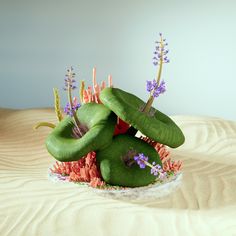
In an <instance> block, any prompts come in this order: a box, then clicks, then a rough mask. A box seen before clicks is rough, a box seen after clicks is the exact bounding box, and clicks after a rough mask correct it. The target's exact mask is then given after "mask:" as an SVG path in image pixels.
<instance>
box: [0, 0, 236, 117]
mask: <svg viewBox="0 0 236 236" xmlns="http://www.w3.org/2000/svg"><path fill="white" fill-rule="evenodd" d="M235 25H236V1H233V0H231V1H230V0H222V1H219V0H218V1H217V0H198V1H191V0H163V1H160V0H155V1H148V0H146V1H145V0H142V1H134V0H131V1H123V0H121V1H113V0H110V1H102V0H100V1H90V0H86V1H82V0H77V1H75V0H74V1H73V0H67V1H62V0H57V1H50V0H48V1H46V0H41V1H34V0H30V1H26V0H18V1H17V0H16V1H12V0H6V1H3V0H0V82H1V83H0V107H8V108H32V107H50V106H53V94H52V88H53V87H58V88H62V86H63V78H64V74H65V70H66V67H67V66H70V65H73V66H74V67H75V68H76V72H77V75H78V77H77V78H78V79H84V80H86V82H87V84H89V83H90V82H91V74H92V73H91V72H92V67H93V66H96V67H97V75H98V79H99V80H102V79H105V78H106V77H107V75H108V74H112V75H113V78H114V83H115V85H116V86H117V87H120V88H123V89H124V90H127V91H130V92H132V93H135V94H136V95H138V96H140V97H141V98H142V99H147V93H146V92H145V82H146V80H151V79H153V78H154V76H155V73H156V72H155V67H154V66H153V65H152V53H153V50H154V41H155V40H156V39H157V37H158V33H159V32H163V34H164V36H165V37H166V38H167V40H168V42H169V49H170V53H169V57H170V60H171V63H170V64H168V65H166V66H165V67H164V71H163V78H164V79H165V81H166V83H167V92H166V94H165V95H163V96H161V97H160V98H159V99H157V100H156V101H155V104H154V105H155V107H157V108H159V109H160V110H161V111H163V112H165V113H167V114H170V115H177V114H178V115H207V116H217V117H222V118H225V119H231V120H236V108H235V107H236V106H235V102H236V92H235V90H236V88H235V87H236V82H235V81H236V59H235V55H236V27H235ZM77 65H79V67H77ZM61 94H62V98H63V103H65V98H66V96H65V94H64V92H63V91H62V90H61Z"/></svg>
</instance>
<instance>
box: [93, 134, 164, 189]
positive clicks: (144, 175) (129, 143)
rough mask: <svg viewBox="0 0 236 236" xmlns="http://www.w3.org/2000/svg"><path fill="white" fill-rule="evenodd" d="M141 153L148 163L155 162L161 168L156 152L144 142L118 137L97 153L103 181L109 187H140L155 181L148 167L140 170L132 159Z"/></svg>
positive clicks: (124, 136) (125, 136)
mask: <svg viewBox="0 0 236 236" xmlns="http://www.w3.org/2000/svg"><path fill="white" fill-rule="evenodd" d="M138 153H143V154H144V155H145V156H148V157H149V162H150V163H152V162H156V163H157V164H160V165H161V166H162V163H161V160H160V157H159V155H158V153H157V152H156V150H155V149H154V148H153V147H152V146H151V145H149V144H147V143H146V142H144V141H143V140H141V139H138V138H136V137H132V136H130V135H118V136H116V137H114V138H113V141H112V143H111V144H110V145H109V146H108V147H107V148H105V149H103V150H100V151H98V152H97V155H96V158H97V162H98V163H99V164H100V170H101V174H102V177H103V179H104V180H105V181H106V183H109V184H111V185H118V186H126V187H140V186H145V185H148V184H150V183H152V182H153V181H154V180H155V176H153V175H152V174H151V173H150V171H151V169H150V167H147V166H146V168H145V169H140V167H139V166H138V165H137V164H136V163H135V161H134V160H133V157H134V155H135V154H138Z"/></svg>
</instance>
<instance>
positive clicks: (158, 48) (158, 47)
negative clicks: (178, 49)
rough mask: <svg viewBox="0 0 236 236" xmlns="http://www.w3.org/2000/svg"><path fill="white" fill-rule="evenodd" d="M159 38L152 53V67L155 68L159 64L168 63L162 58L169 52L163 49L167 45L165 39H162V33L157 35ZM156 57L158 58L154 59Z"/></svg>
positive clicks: (167, 60)
mask: <svg viewBox="0 0 236 236" xmlns="http://www.w3.org/2000/svg"><path fill="white" fill-rule="evenodd" d="M159 35H160V37H161V40H160V41H156V42H155V43H156V46H155V51H154V57H153V65H154V66H157V65H160V64H161V63H169V59H168V58H166V59H164V56H165V55H166V54H167V53H168V52H169V50H167V49H166V48H165V47H166V46H167V45H168V43H166V39H162V33H160V34H159ZM156 55H158V57H156Z"/></svg>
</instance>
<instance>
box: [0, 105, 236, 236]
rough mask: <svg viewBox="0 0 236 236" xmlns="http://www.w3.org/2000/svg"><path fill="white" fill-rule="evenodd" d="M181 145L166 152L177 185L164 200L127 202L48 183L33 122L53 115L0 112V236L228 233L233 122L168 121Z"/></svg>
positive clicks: (235, 220) (232, 204)
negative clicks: (175, 162) (178, 173)
mask: <svg viewBox="0 0 236 236" xmlns="http://www.w3.org/2000/svg"><path fill="white" fill-rule="evenodd" d="M173 118H174V120H175V121H176V122H177V123H178V124H179V125H180V126H181V128H182V129H183V131H184V133H185V136H186V142H185V144H184V145H183V146H182V147H181V148H178V149H176V150H172V156H173V157H174V158H175V159H181V160H183V162H184V170H183V172H184V176H183V182H182V185H181V187H180V189H178V190H177V191H176V192H174V193H173V194H171V195H170V196H169V197H166V198H165V199H160V200H156V201H146V202H140V203H131V202H125V201H119V200H113V199H107V198H103V197H100V196H97V195H95V194H93V193H92V192H90V191H88V189H86V188H84V187H80V186H77V185H73V184H56V183H53V182H50V181H48V179H47V168H48V167H49V166H50V165H51V164H52V163H53V162H54V159H53V158H52V157H51V156H50V155H49V154H48V153H47V151H46V149H45V146H44V139H45V137H46V136H47V134H48V133H49V132H50V129H49V128H44V127H42V128H41V129H39V130H38V131H33V130H32V126H33V125H34V124H35V123H36V122H39V121H51V122H56V119H55V116H54V111H53V110H50V109H38V110H21V111H14V110H3V109H2V110H0V235H1V236H5V235H14V236H15V235H16V236H19V235H22V236H28V235H30V236H34V235H50V236H51V235H58V236H59V235H68V236H69V235H70V236H73V235H80V236H87V235H88V236H91V235H96V236H100V235H101V236H106V235H108V236H112V235H117V236H120V235H132V236H133V235H134V236H136V235H138V236H139V235H140V236H143V235H146V236H149V235H162V236H163V235H164V236H165V235H220V236H222V235H224V236H226V235H236V122H230V121H224V120H222V119H217V118H206V117H188V116H176V117H173Z"/></svg>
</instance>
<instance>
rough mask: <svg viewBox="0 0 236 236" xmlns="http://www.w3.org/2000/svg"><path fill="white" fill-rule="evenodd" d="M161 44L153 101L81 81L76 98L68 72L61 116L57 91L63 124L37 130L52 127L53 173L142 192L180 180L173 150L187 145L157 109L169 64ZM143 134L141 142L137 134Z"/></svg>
mask: <svg viewBox="0 0 236 236" xmlns="http://www.w3.org/2000/svg"><path fill="white" fill-rule="evenodd" d="M159 36H160V40H159V41H157V42H156V47H155V51H154V57H153V64H154V66H156V67H157V76H156V78H155V79H154V80H150V81H146V90H147V91H148V92H149V98H148V100H147V102H144V101H142V100H141V99H140V98H138V97H137V96H135V95H133V94H131V93H128V92H126V91H124V90H121V89H119V88H115V87H114V86H113V84H112V77H111V75H109V76H108V86H107V87H106V82H105V81H103V82H102V83H101V85H99V84H98V83H97V81H96V68H93V84H92V86H88V87H87V88H86V87H85V82H84V81H81V82H80V88H79V98H80V102H79V101H78V100H79V99H78V97H76V96H75V97H73V95H72V93H73V92H74V90H75V89H76V88H77V87H76V79H75V73H74V70H73V68H72V67H70V68H69V69H68V70H67V73H66V76H65V79H64V85H65V86H64V88H63V89H64V90H65V91H66V93H67V97H68V102H67V104H66V105H65V107H64V114H63V112H62V111H61V105H60V96H59V93H58V89H54V98H55V112H56V116H57V119H58V122H59V123H58V124H57V125H55V124H52V123H49V122H41V123H39V124H36V126H35V128H36V129H37V128H38V127H41V126H48V127H50V128H52V132H51V133H50V134H49V135H48V137H47V139H46V147H47V150H48V152H49V153H50V154H51V155H52V156H53V157H54V158H55V159H56V160H57V162H56V163H55V164H54V166H53V167H52V168H51V169H50V173H51V174H55V175H57V176H59V178H60V179H61V180H64V181H71V182H86V183H88V184H89V185H90V186H92V187H96V188H103V189H104V188H109V189H110V188H111V187H112V186H113V187H114V188H116V187H117V186H119V187H123V188H128V187H131V188H133V187H141V186H147V185H150V184H153V183H155V182H159V183H161V182H162V181H164V180H166V179H168V178H170V177H171V176H175V175H176V174H177V173H179V171H180V169H181V167H182V162H181V161H173V160H171V158H170V151H169V150H168V148H167V146H169V147H172V148H176V147H178V146H180V145H182V144H183V143H184V135H183V133H182V131H181V130H180V128H179V127H178V126H177V125H176V124H175V123H174V121H173V120H172V119H171V118H169V117H168V116H167V115H165V114H164V113H162V112H160V111H158V110H157V109H155V108H154V107H153V106H152V104H153V101H154V99H155V98H157V97H159V96H160V95H161V94H163V93H164V92H165V91H166V84H165V82H164V81H163V80H161V75H162V70H163V65H164V64H166V63H169V59H168V57H167V54H168V52H169V50H168V49H166V46H167V45H168V44H167V43H166V39H164V38H163V36H162V34H160V35H159ZM138 131H140V132H141V133H142V134H143V135H145V136H141V137H137V132H138Z"/></svg>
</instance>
